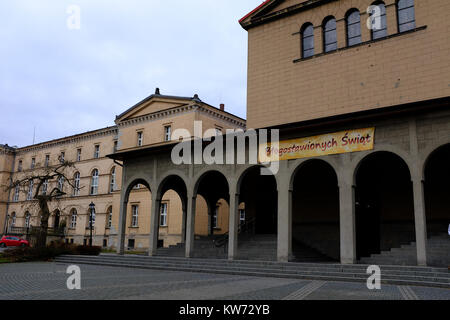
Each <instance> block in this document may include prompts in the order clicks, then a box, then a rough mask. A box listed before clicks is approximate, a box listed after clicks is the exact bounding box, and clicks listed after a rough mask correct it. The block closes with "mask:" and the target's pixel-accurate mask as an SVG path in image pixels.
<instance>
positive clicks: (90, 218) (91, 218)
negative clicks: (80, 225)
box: [88, 208, 95, 228]
mask: <svg viewBox="0 0 450 320" xmlns="http://www.w3.org/2000/svg"><path fill="white" fill-rule="evenodd" d="M91 224H92V228H94V227H95V208H94V209H92V212H91V209H90V208H89V209H88V228H90V227H91Z"/></svg>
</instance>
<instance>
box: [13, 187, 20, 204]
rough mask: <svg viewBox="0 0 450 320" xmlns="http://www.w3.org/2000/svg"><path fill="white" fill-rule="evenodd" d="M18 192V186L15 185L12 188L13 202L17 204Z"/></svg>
mask: <svg viewBox="0 0 450 320" xmlns="http://www.w3.org/2000/svg"><path fill="white" fill-rule="evenodd" d="M19 192H20V186H19V185H17V186H16V187H15V188H14V198H13V202H18V201H19Z"/></svg>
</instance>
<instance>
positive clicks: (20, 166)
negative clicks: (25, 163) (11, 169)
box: [17, 160, 22, 172]
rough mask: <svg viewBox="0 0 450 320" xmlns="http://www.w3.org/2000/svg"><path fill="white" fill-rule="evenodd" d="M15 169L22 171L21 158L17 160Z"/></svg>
mask: <svg viewBox="0 0 450 320" xmlns="http://www.w3.org/2000/svg"><path fill="white" fill-rule="evenodd" d="M17 171H19V172H21V171H22V160H19V165H18V166H17Z"/></svg>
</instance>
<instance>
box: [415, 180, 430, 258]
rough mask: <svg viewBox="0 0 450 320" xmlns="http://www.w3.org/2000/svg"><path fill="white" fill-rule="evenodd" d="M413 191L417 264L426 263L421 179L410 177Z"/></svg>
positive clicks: (425, 232) (425, 235)
mask: <svg viewBox="0 0 450 320" xmlns="http://www.w3.org/2000/svg"><path fill="white" fill-rule="evenodd" d="M412 183H413V193H414V220H415V228H416V246H417V264H418V265H419V266H426V265H427V221H426V216H425V196H424V187H423V181H422V180H421V179H420V178H418V177H415V178H413V179H412Z"/></svg>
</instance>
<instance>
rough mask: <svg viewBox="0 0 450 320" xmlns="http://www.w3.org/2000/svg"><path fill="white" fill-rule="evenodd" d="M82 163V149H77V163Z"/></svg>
mask: <svg viewBox="0 0 450 320" xmlns="http://www.w3.org/2000/svg"><path fill="white" fill-rule="evenodd" d="M79 161H81V149H77V162H79Z"/></svg>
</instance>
